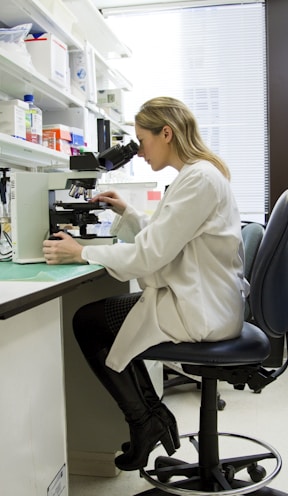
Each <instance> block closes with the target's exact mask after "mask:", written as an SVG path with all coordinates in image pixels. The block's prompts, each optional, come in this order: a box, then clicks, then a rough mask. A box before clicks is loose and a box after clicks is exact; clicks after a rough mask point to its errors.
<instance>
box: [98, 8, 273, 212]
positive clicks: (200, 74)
mask: <svg viewBox="0 0 288 496" xmlns="http://www.w3.org/2000/svg"><path fill="white" fill-rule="evenodd" d="M198 5H199V2H198ZM108 22H109V24H110V25H111V27H112V28H113V29H114V30H115V32H116V33H117V34H118V36H119V38H120V39H121V40H123V41H124V42H125V43H126V44H127V45H128V46H129V47H130V48H131V49H132V57H131V58H128V59H121V60H120V61H117V62H116V61H115V66H116V68H118V69H119V70H121V71H122V72H123V73H124V74H125V75H126V76H127V78H128V79H129V80H130V81H131V82H132V84H133V89H132V91H131V92H125V99H124V102H125V105H124V110H125V116H124V117H125V121H126V122H132V123H133V122H134V115H135V113H136V112H137V110H138V108H139V107H140V105H141V104H142V103H144V101H146V100H148V99H149V98H153V97H155V96H160V95H166V96H172V97H175V98H179V99H180V100H182V101H184V102H185V103H186V104H187V105H188V106H189V108H190V109H191V110H192V112H193V113H194V115H195V117H196V119H197V121H198V124H199V127H200V131H201V134H202V137H203V139H204V141H205V142H206V143H207V145H208V146H209V147H210V148H212V149H213V151H214V152H216V153H217V154H218V155H220V156H221V158H222V159H224V160H225V161H226V163H227V165H228V166H229V168H230V171H231V177H232V178H231V185H232V189H233V191H234V194H235V197H236V200H237V203H238V206H239V209H240V212H241V216H242V218H243V219H247V220H254V221H259V222H264V216H265V190H266V196H267V188H268V184H267V179H268V172H267V170H268V153H267V142H268V140H267V116H266V114H267V95H266V93H267V92H266V51H265V4H264V3H263V2H262V1H261V2H255V3H243V2H241V3H239V4H231V5H230V4H228V5H227V4H225V5H209V6H204V7H200V6H197V7H188V8H183V7H182V8H174V9H171V6H170V8H169V10H167V11H166V10H162V9H161V10H159V11H157V10H156V11H155V10H152V11H150V12H149V11H147V12H143V11H141V12H138V13H137V12H132V13H127V14H124V13H123V14H121V15H119V13H118V14H117V15H112V14H111V15H109V17H108ZM130 171H131V174H133V175H134V179H135V180H136V181H142V180H143V181H147V180H148V181H150V180H152V181H157V182H158V184H159V187H160V188H164V186H165V185H166V184H169V183H170V182H171V181H172V180H173V178H174V177H175V175H176V172H175V171H174V169H172V168H169V170H167V169H165V170H164V171H162V172H160V173H159V172H157V173H155V172H153V171H151V169H150V167H149V166H148V165H146V164H144V162H143V159H139V158H138V157H135V158H134V159H133V164H132V167H131V168H130Z"/></svg>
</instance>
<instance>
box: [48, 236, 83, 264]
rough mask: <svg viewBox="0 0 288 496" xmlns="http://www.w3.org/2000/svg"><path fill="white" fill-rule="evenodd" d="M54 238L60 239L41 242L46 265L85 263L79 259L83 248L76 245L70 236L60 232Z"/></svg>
mask: <svg viewBox="0 0 288 496" xmlns="http://www.w3.org/2000/svg"><path fill="white" fill-rule="evenodd" d="M54 236H57V238H58V237H59V238H61V239H60V240H50V239H46V240H45V241H44V242H43V253H44V258H45V261H46V263H47V264H48V265H58V264H71V263H82V264H83V263H87V262H86V260H83V258H82V257H81V253H82V249H83V246H81V245H80V244H79V243H77V241H75V239H73V238H72V236H70V234H66V233H64V232H62V231H60V232H58V233H55V235H54Z"/></svg>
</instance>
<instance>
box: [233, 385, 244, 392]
mask: <svg viewBox="0 0 288 496" xmlns="http://www.w3.org/2000/svg"><path fill="white" fill-rule="evenodd" d="M233 387H234V389H237V390H238V391H244V389H245V384H234V386H233Z"/></svg>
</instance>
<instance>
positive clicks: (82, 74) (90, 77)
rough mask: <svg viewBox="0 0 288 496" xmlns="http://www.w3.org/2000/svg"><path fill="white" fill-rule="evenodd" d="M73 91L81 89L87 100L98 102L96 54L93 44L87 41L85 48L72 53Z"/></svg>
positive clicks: (71, 73) (71, 74)
mask: <svg viewBox="0 0 288 496" xmlns="http://www.w3.org/2000/svg"><path fill="white" fill-rule="evenodd" d="M70 76H71V91H72V93H73V88H74V87H75V88H76V90H80V91H81V93H82V94H83V95H84V96H85V99H86V101H88V102H91V103H96V102H97V83H96V81H97V80H96V77H97V75H96V66H95V54H94V50H93V47H92V45H90V44H89V43H88V42H87V41H86V42H85V46H84V50H83V51H77V52H71V53H70Z"/></svg>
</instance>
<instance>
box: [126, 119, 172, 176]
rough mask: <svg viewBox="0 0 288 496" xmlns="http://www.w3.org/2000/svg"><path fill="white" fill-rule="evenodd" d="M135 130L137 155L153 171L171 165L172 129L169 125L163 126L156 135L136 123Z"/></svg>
mask: <svg viewBox="0 0 288 496" xmlns="http://www.w3.org/2000/svg"><path fill="white" fill-rule="evenodd" d="M135 131H136V136H137V139H138V140H139V151H138V156H139V157H143V158H144V160H146V162H148V164H149V165H150V167H151V168H152V169H153V170H154V171H160V170H162V169H164V167H166V166H167V165H172V164H171V163H170V160H171V156H170V154H171V144H170V142H171V139H172V131H171V129H170V128H169V126H164V127H163V129H162V130H161V132H160V133H159V134H157V135H155V134H153V133H152V132H151V131H149V130H148V129H144V128H143V127H140V126H139V125H138V124H135Z"/></svg>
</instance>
